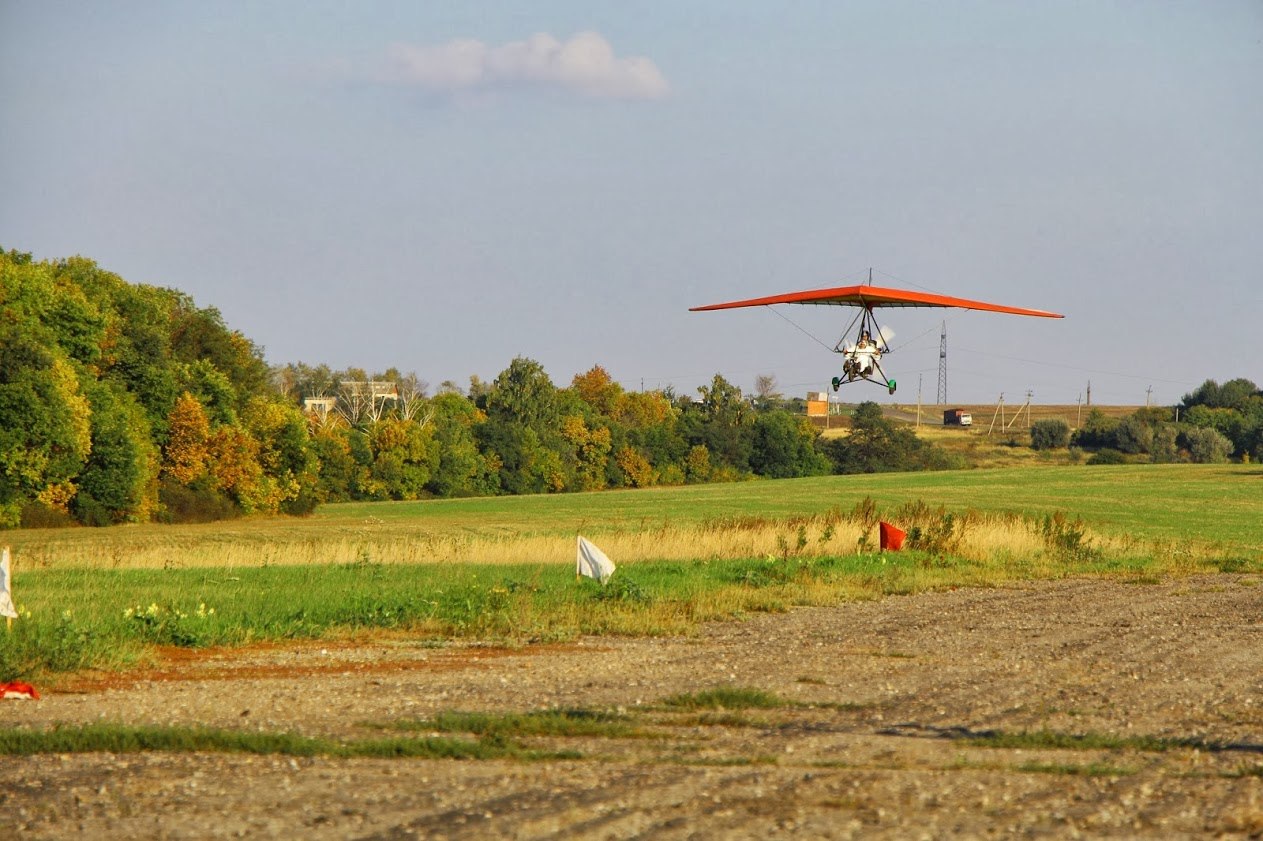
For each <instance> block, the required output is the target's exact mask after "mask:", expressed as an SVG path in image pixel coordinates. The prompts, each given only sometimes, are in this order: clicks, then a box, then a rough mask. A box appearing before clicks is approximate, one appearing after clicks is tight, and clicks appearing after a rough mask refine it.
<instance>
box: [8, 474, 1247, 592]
mask: <svg viewBox="0 0 1263 841" xmlns="http://www.w3.org/2000/svg"><path fill="white" fill-rule="evenodd" d="M1261 490H1263V469H1261V468H1260V467H1259V466H1257V465H1228V464H1222V465H1182V464H1176V465H1111V466H1084V465H1076V466H1064V467H1063V466H1058V467H1017V468H1005V469H982V470H954V471H945V472H937V473H886V474H875V475H860V476H825V477H814V478H808V479H782V480H774V481H770V480H763V481H749V482H741V483H736V484H718V485H694V486H687V487H669V488H647V489H642V490H634V491H606V492H596V493H581V494H562V495H556V496H529V497H492V498H481V499H460V500H428V501H421V502H377V503H345V504H339V505H327V506H323V507H322V508H320V509H319V510H318V511H317V513H316V514H315V515H314V516H312V517H308V518H304V519H293V518H273V519H251V520H243V521H235V522H229V523H213V524H206V525H187V526H163V525H157V524H144V525H135V526H117V527H111V528H104V529H86V528H77V529H57V530H46V529H45V530H17V531H10V532H6V533H5V534H4V535H3V541H4V542H5V543H7V544H8V545H10V546H12V547H13V549H14V553H15V563H16V566H17V568H18V570H19V571H22V570H27V569H32V568H57V569H62V568H66V567H70V566H81V567H89V568H130V567H155V568H164V567H177V568H179V567H193V566H206V567H236V566H264V565H278V564H294V565H311V564H325V563H349V562H353V561H356V560H360V559H363V558H366V557H367V558H370V559H372V560H374V561H378V562H386V563H403V564H414V563H444V562H457V563H467V562H477V563H493V562H499V563H522V562H544V561H548V560H551V559H554V558H558V556H561V557H566V556H567V555H572V554H573V549H572V548H571V547H572V546H573V540H574V535H575V533H576V532H582V533H583V534H585V535H586V536H588V537H591V538H593V539H596V540H598V542H601V543H602V547H603V548H606V549H607V551H609V547H608V546H606V543H609V544H610V545H611V546H614V547H616V548H617V551H618V556H617V557H616V560H619V561H632V560H663V559H669V558H673V557H674V558H676V559H688V558H694V557H704V556H708V555H709V554H712V553H715V554H718V555H719V556H722V557H736V556H737V555H738V554H739V553H740V552H741V551H743V550H744V549H745V548H746V546H747V545H748V544H747V543H745V542H741V541H733V540H726V539H722V537H721V539H719V540H712V541H710V542H709V543H706V545H701V544H702V543H703V542H704V541H706V540H708V538H707V535H708V534H711V533H712V532H714V531H715V527H716V526H722V525H723V524H724V523H731V522H734V521H740V520H742V519H744V518H756V519H761V520H765V521H768V522H776V521H784V520H788V519H793V518H799V519H801V518H808V517H819V516H822V515H826V514H827V513H828V512H831V511H834V510H843V511H849V510H851V509H852V508H853V507H854V506H856V505H857V504H859V503H861V502H862V501H864V500H865V499H866V498H871V499H873V500H874V501H875V502H876V505H877V507H878V509H879V510H880V511H882V512H892V511H894V510H896V509H898V508H899V507H900V506H902V505H907V504H909V503H913V502H918V501H920V502H923V503H925V504H926V505H929V506H932V507H937V506H943V507H944V508H945V509H946V510H948V511H951V512H956V513H958V514H959V513H964V512H967V511H976V512H981V513H983V514H997V515H999V514H1004V515H1010V514H1016V515H1023V516H1028V517H1033V518H1042V517H1044V516H1047V515H1049V514H1053V513H1056V512H1063V513H1064V514H1065V515H1066V516H1068V517H1069V518H1070V519H1072V520H1074V519H1082V520H1083V521H1084V522H1085V523H1086V524H1087V525H1088V526H1089V527H1090V528H1091V529H1093V530H1094V531H1096V532H1099V533H1101V534H1103V535H1106V536H1111V537H1117V538H1125V539H1127V540H1130V541H1142V542H1149V543H1154V542H1165V543H1168V544H1180V543H1183V542H1197V543H1205V544H1210V545H1214V546H1217V547H1222V548H1224V549H1226V550H1231V551H1237V552H1241V553H1244V554H1245V555H1247V556H1249V557H1257V556H1258V554H1259V553H1260V552H1263V516H1260V515H1263V493H1261V492H1260V491H1261ZM673 542H674V545H673ZM1174 548H1175V549H1179V548H1180V547H1179V546H1178V545H1177V546H1175V547H1174ZM671 552H675V554H671ZM690 552H691V553H692V554H689V553H690Z"/></svg>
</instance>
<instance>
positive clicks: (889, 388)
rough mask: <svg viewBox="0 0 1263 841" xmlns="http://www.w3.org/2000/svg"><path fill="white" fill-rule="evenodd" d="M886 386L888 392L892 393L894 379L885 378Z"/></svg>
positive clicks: (893, 390)
mask: <svg viewBox="0 0 1263 841" xmlns="http://www.w3.org/2000/svg"><path fill="white" fill-rule="evenodd" d="M886 388H887V389H888V390H889V392H890V393H891V394H894V393H895V381H894V380H886Z"/></svg>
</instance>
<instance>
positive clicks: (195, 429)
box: [162, 391, 210, 485]
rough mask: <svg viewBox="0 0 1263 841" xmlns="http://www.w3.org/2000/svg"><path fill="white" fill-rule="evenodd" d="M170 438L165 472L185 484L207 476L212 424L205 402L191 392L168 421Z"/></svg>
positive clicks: (177, 401) (172, 411) (173, 411)
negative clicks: (207, 417)
mask: <svg viewBox="0 0 1263 841" xmlns="http://www.w3.org/2000/svg"><path fill="white" fill-rule="evenodd" d="M167 427H168V437H167V447H166V453H165V457H166V460H165V462H164V463H163V466H162V470H163V472H164V473H165V474H166V475H168V476H170V477H171V478H172V479H174V480H175V481H177V482H179V483H180V484H182V485H187V484H190V483H191V482H194V481H196V480H198V479H200V478H201V477H202V476H204V475H206V464H207V460H208V458H209V452H208V451H207V441H208V440H209V439H210V422H209V421H208V420H207V419H206V411H205V410H204V409H203V408H202V403H201V401H199V400H198V399H197V398H196V397H194V396H193V395H192V394H189V393H188V392H187V391H186V392H184V393H183V394H181V395H180V396H179V397H178V398H177V399H176V401H175V408H174V409H172V410H171V414H170V415H169V416H168V418H167Z"/></svg>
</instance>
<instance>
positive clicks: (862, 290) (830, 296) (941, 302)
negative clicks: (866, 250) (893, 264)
mask: <svg viewBox="0 0 1263 841" xmlns="http://www.w3.org/2000/svg"><path fill="white" fill-rule="evenodd" d="M769 304H817V305H822V306H830V305H832V306H851V307H865V308H869V309H871V308H875V307H959V308H961V309H966V310H981V311H983V312H1002V313H1009V314H1011V315H1033V316H1037V317H1039V318H1065V316H1063V315H1060V314H1058V313H1055V312H1047V311H1046V310H1032V309H1027V308H1025V307H1006V306H1004V305H1002V304H989V303H987V302H986V301H971V300H969V299H968V298H953V297H951V296H948V295H935V294H932V293H930V292H909V291H907V290H905V289H890V288H888V287H884V286H838V287H836V288H834V289H812V290H809V291H806V292H786V293H784V294H782V295H768V296H767V297H765V298H749V299H747V300H744V301H728V302H726V303H722V304H709V305H707V306H704V307H690V308H689V312H707V311H709V310H729V309H736V308H737V307H764V306H768V305H769Z"/></svg>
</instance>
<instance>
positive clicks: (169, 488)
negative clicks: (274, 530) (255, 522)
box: [158, 479, 241, 523]
mask: <svg viewBox="0 0 1263 841" xmlns="http://www.w3.org/2000/svg"><path fill="white" fill-rule="evenodd" d="M158 500H159V502H160V503H161V504H162V513H161V514H160V515H159V519H160V520H162V521H163V522H167V523H213V522H215V521H217V520H231V519H233V518H235V517H240V516H241V509H240V508H238V507H237V506H236V505H235V504H234V503H233V501H232V500H230V499H228V498H227V497H225V496H224V495H223V494H221V493H219V492H218V491H215V490H213V489H211V488H208V487H206V486H204V485H201V484H194V485H193V486H192V487H189V486H186V485H181V484H180V483H179V482H176V481H174V480H172V479H164V480H163V481H162V484H161V486H160V487H159V489H158Z"/></svg>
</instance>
